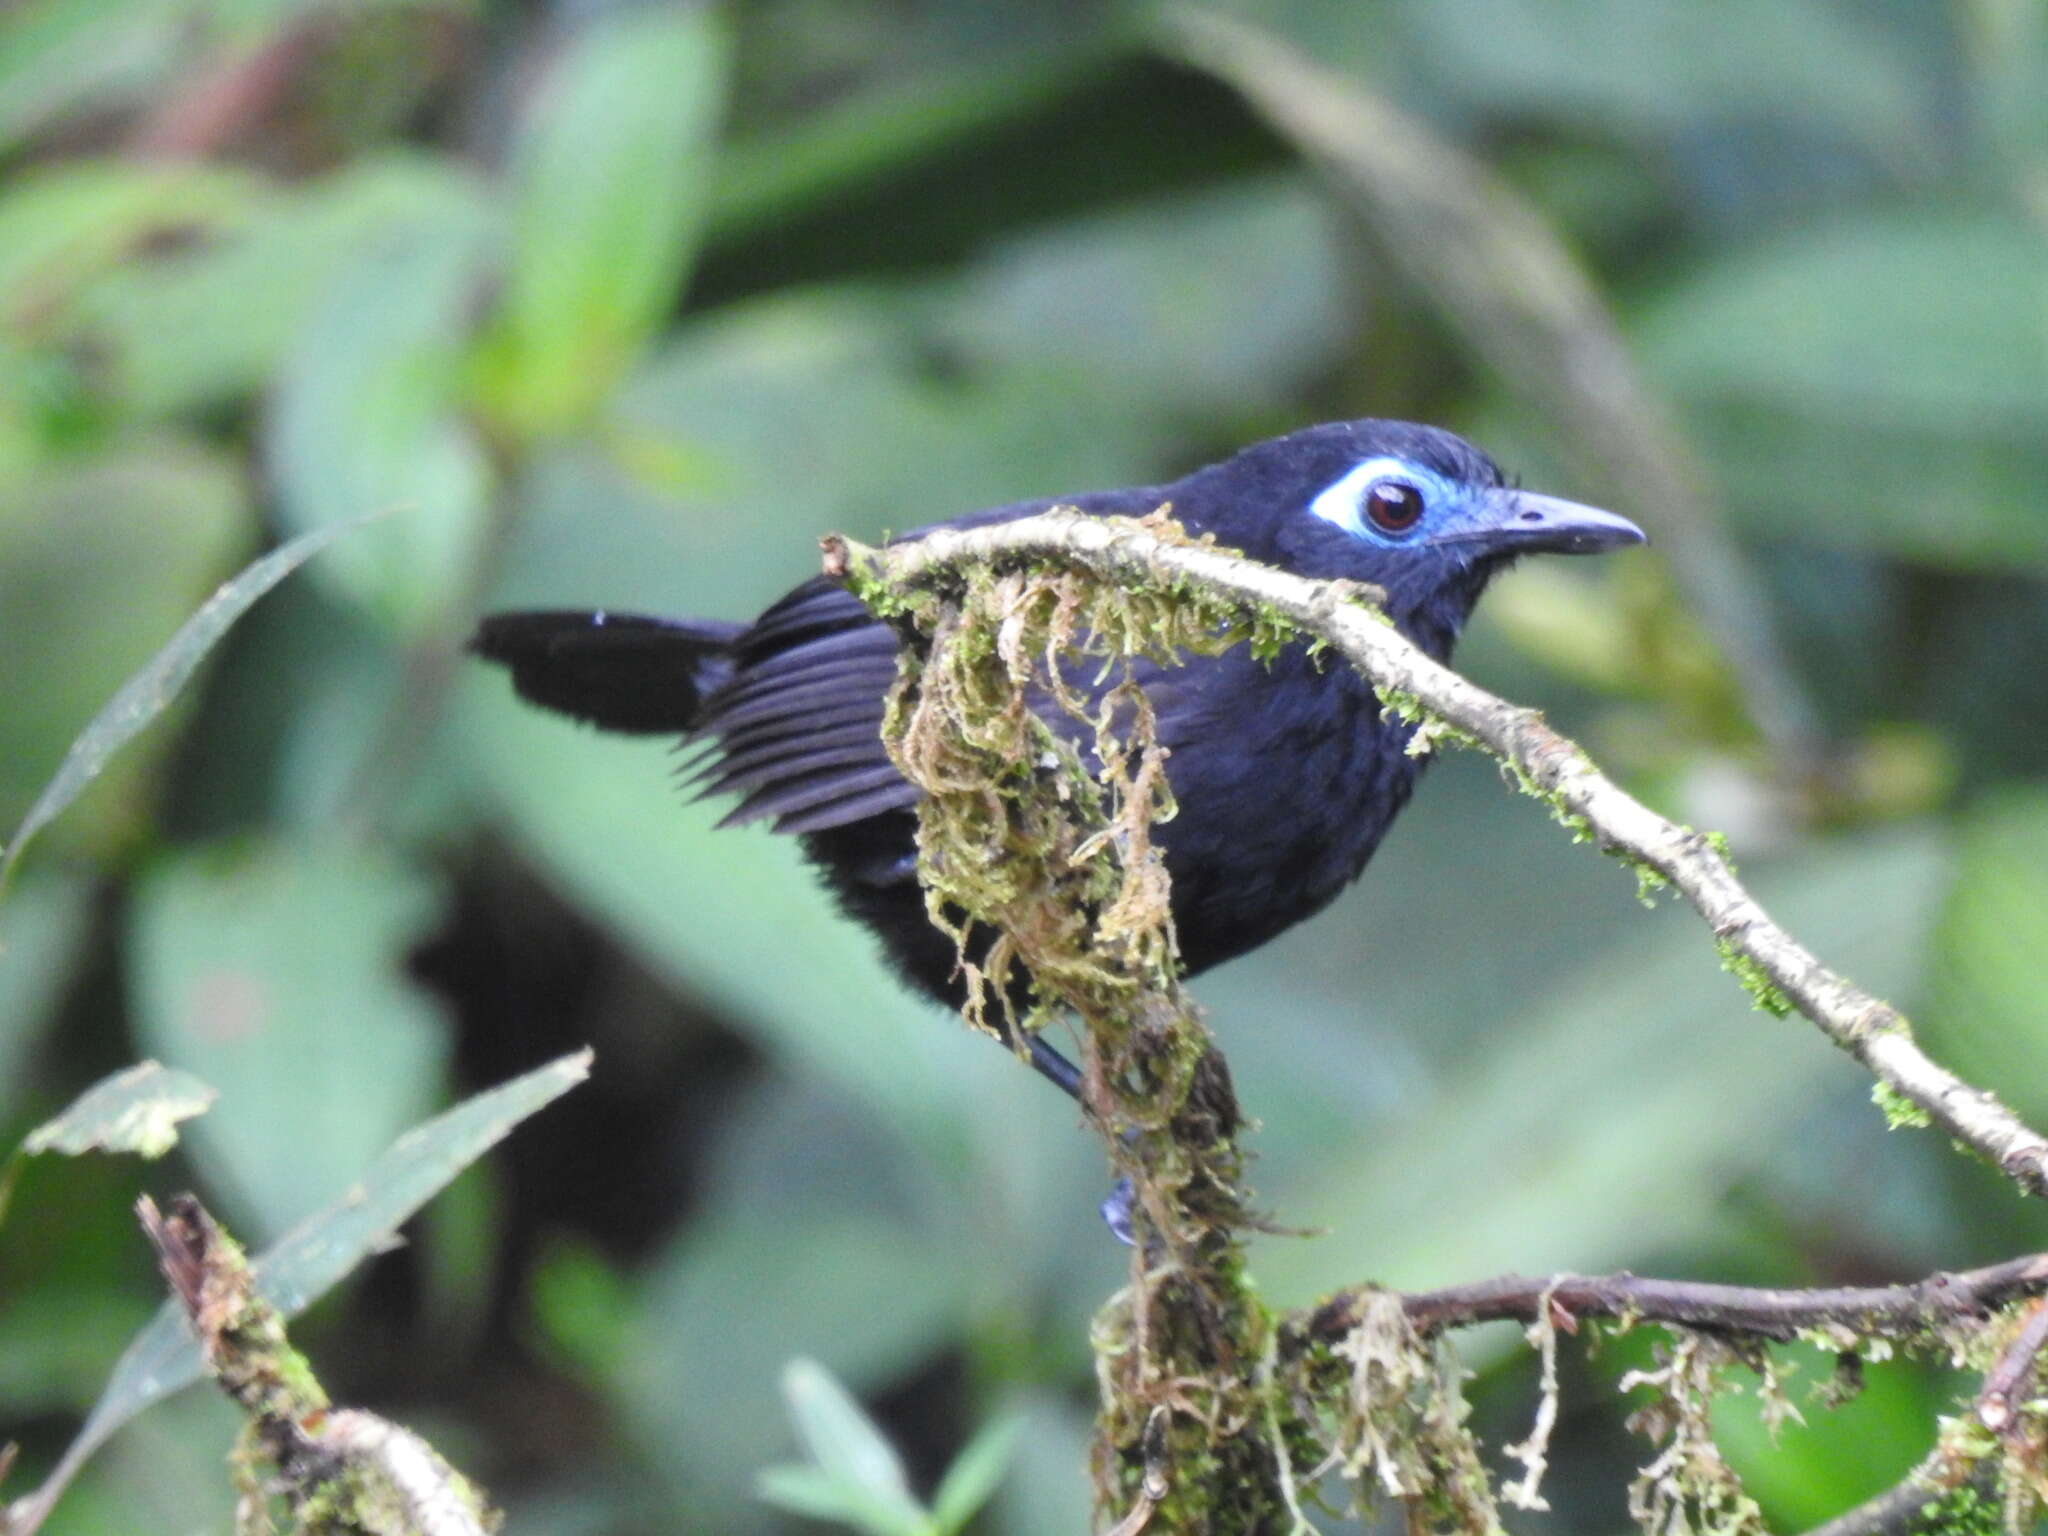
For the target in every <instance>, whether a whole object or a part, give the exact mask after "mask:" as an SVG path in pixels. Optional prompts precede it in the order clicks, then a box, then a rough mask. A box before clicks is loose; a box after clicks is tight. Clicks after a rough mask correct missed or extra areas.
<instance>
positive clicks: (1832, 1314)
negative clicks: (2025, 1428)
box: [1298, 1253, 2048, 1416]
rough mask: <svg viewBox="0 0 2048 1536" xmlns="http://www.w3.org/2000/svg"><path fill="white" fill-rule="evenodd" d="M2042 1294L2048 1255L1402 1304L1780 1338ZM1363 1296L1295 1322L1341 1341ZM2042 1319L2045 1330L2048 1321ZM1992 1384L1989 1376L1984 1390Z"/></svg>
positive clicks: (1628, 1278)
mask: <svg viewBox="0 0 2048 1536" xmlns="http://www.w3.org/2000/svg"><path fill="white" fill-rule="evenodd" d="M2043 1291H2048V1253H2036V1254H2030V1255H2028V1256H2027V1257H2025V1258H2019V1259H2009V1260H2007V1261H2006V1262H2005V1263H2003V1264H1992V1265H1987V1266H1986V1267H1985V1268H1983V1269H1971V1270H1964V1271H1962V1272H1960V1273H1956V1274H1948V1273H1943V1274H1935V1275H1930V1276H1928V1277H1927V1278H1926V1279H1925V1280H1922V1281H1920V1282H1918V1283H1917V1284H1914V1285H1879V1286H1834V1287H1815V1288H1812V1289H1805V1290H1779V1289H1772V1288H1769V1287H1763V1286H1749V1285H1711V1284H1706V1283H1703V1282H1699V1281H1692V1280H1655V1279H1646V1278H1643V1277H1641V1276H1637V1275H1631V1274H1626V1273H1623V1274H1617V1275H1584V1276H1579V1275H1566V1276H1556V1275H1552V1276H1547V1277H1542V1278H1531V1277H1529V1276H1526V1275H1502V1276H1500V1277H1499V1278H1498V1279H1494V1280H1481V1281H1478V1282H1476V1283H1474V1284H1470V1285H1454V1286H1447V1287H1445V1288H1444V1289H1442V1290H1435V1291H1411V1292H1408V1293H1407V1294H1405V1295H1403V1296H1402V1298H1401V1307H1402V1310H1403V1311H1404V1312H1406V1313H1407V1315H1408V1321H1409V1322H1410V1323H1412V1324H1413V1325H1414V1327H1415V1331H1416V1332H1417V1333H1419V1334H1421V1335H1423V1336H1424V1337H1429V1336H1431V1335H1434V1334H1439V1333H1443V1332H1446V1331H1448V1330H1450V1329H1453V1328H1470V1327H1473V1326H1475V1325H1476V1324H1479V1323H1491V1322H1501V1321H1514V1322H1522V1323H1531V1322H1535V1321H1536V1320H1537V1316H1538V1311H1539V1309H1540V1308H1541V1307H1543V1306H1544V1305H1546V1304H1547V1305H1548V1306H1549V1307H1550V1308H1551V1309H1552V1311H1553V1320H1554V1321H1557V1322H1559V1323H1560V1324H1561V1325H1562V1326H1564V1327H1566V1328H1567V1329H1569V1328H1570V1327H1572V1326H1573V1324H1574V1323H1575V1322H1576V1321H1577V1320H1578V1319H1581V1318H1588V1317H1611V1318H1628V1319H1631V1320H1634V1321H1640V1322H1649V1323H1671V1324H1675V1325H1677V1326H1679V1327H1683V1328H1698V1329H1707V1330H1712V1331H1718V1332H1726V1333H1739V1334H1743V1335H1746V1336H1748V1337H1751V1338H1764V1339H1776V1340H1780V1341H1784V1340H1790V1339H1795V1338H1797V1337H1799V1336H1800V1335H1801V1334H1802V1333H1806V1332H1810V1331H1811V1330H1814V1329H1825V1328H1827V1327H1829V1326H1830V1325H1839V1326H1841V1327H1843V1328H1847V1329H1849V1330H1851V1331H1852V1332H1853V1333H1855V1334H1856V1335H1857V1336H1858V1337H1861V1338H1906V1337H1911V1336H1915V1335H1926V1334H1928V1333H1930V1332H1932V1331H1934V1330H1937V1329H1940V1328H1942V1327H1944V1326H1947V1325H1950V1324H1953V1323H1959V1322H1970V1321H1981V1320H1983V1319H1984V1318H1987V1317H1989V1316H1990V1315H1991V1314H1992V1313H1993V1312H1995V1311H1997V1310H1998V1309H1999V1308H2000V1307H2002V1306H2004V1305H2006V1304H2007V1303H2008V1302H2012V1301H2015V1300H2018V1299H2019V1298H2020V1297H2023V1296H2030V1295H2036V1294H2039V1293H2040V1292H2043ZM1364 1295H1365V1293H1362V1292H1356V1291H1341V1292H1339V1293H1338V1294H1337V1295H1335V1296H1333V1297H1331V1298H1330V1299H1329V1300H1328V1301H1326V1302H1324V1303H1323V1304H1322V1305H1321V1306H1319V1307H1317V1308H1316V1309H1315V1310H1314V1311H1313V1312H1311V1313H1309V1314H1308V1315H1307V1316H1306V1317H1305V1318H1304V1319H1302V1320H1301V1322H1300V1323H1299V1325H1298V1326H1299V1327H1300V1328H1301V1330H1302V1331H1303V1332H1304V1333H1305V1334H1307V1335H1308V1336H1310V1337H1313V1338H1320V1339H1336V1338H1341V1337H1343V1336H1344V1335H1345V1334H1347V1333H1349V1332H1350V1331H1351V1330H1352V1329H1353V1328H1355V1327H1357V1326H1358V1321H1359V1317H1360V1310H1361V1305H1362V1301H1363V1298H1364ZM2041 1326H2042V1328H2043V1329H2044V1330H2048V1322H2043V1323H2042V1325H2041ZM2037 1347H2038V1346H2037ZM2028 1358H2031V1354H2030V1355H2029V1357H2028ZM1993 1384H1994V1383H1993V1379H1992V1378H1990V1377H1987V1378H1986V1386H1985V1389H1986V1392H1987V1394H1988V1393H1990V1392H1991V1389H1992V1386H1993ZM2012 1396H2013V1389H2012V1388H2011V1386H2010V1385H2008V1386H2007V1387H2006V1388H2005V1389H2004V1391H2003V1393H2002V1396H2001V1397H2000V1398H1999V1399H1998V1400H1999V1401H2003V1402H2005V1403H2006V1404H2007V1408H2006V1412H2007V1414H2008V1416H2010V1412H2011V1409H2010V1400H2011V1398H2012Z"/></svg>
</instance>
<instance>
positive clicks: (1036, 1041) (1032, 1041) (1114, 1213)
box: [1026, 1032, 1137, 1248]
mask: <svg viewBox="0 0 2048 1536" xmlns="http://www.w3.org/2000/svg"><path fill="white" fill-rule="evenodd" d="M1026 1041H1027V1048H1028V1049H1029V1051H1030V1060H1031V1070H1032V1071H1034V1072H1036V1073H1037V1074H1038V1075H1039V1076H1040V1077H1042V1078H1044V1079H1045V1080H1046V1081H1047V1082H1049V1083H1051V1084H1052V1085H1053V1086H1054V1087H1055V1088H1057V1089H1059V1090H1060V1092H1062V1093H1064V1094H1065V1095H1066V1096H1067V1097H1068V1098H1070V1099H1072V1100H1073V1101H1074V1102H1075V1103H1076V1104H1079V1105H1081V1107H1082V1108H1084V1109H1085V1108H1087V1104H1086V1102H1085V1101H1084V1100H1083V1099H1082V1097H1081V1069H1080V1068H1079V1067H1077V1066H1075V1065H1074V1064H1073V1063H1072V1062H1071V1061H1069V1060H1067V1058H1066V1057H1064V1056H1062V1055H1061V1054H1060V1053H1059V1052H1058V1051H1056V1050H1054V1049H1053V1048H1052V1047H1051V1046H1050V1045H1047V1044H1046V1043H1045V1037H1044V1036H1043V1035H1040V1034H1037V1033H1035V1032H1034V1033H1032V1034H1030V1035H1028V1036H1026ZM1130 1134H1131V1133H1128V1132H1127V1133H1126V1135H1125V1139H1126V1140H1129V1138H1130ZM1136 1199H1137V1192H1136V1190H1134V1189H1133V1188H1132V1186H1131V1181H1130V1180H1129V1179H1118V1180H1117V1181H1116V1183H1114V1184H1112V1185H1111V1186H1110V1189H1109V1193H1108V1194H1107V1195H1105V1196H1103V1199H1102V1204H1101V1206H1100V1207H1099V1209H1100V1210H1101V1212H1102V1221H1103V1225H1105V1226H1107V1227H1108V1228H1109V1231H1110V1235H1111V1236H1112V1237H1114V1238H1115V1239H1116V1240H1117V1241H1118V1242H1120V1243H1122V1244H1123V1245H1124V1246H1125V1247H1126V1248H1129V1247H1131V1246H1132V1245H1133V1244H1134V1243H1135V1242H1136V1238H1135V1237H1134V1236H1133V1235H1132V1232H1131V1208H1132V1206H1133V1205H1134V1204H1135V1203H1136Z"/></svg>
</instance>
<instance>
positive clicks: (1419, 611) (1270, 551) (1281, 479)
mask: <svg viewBox="0 0 2048 1536" xmlns="http://www.w3.org/2000/svg"><path fill="white" fill-rule="evenodd" d="M1174 500H1175V503H1176V510H1177V511H1178V512H1180V513H1181V514H1182V515H1183V516H1184V517H1185V519H1186V520H1187V521H1188V522H1189V523H1190V524H1192V525H1193V526H1196V527H1199V528H1201V529H1203V530H1205V531H1210V532H1214V533H1215V534H1216V536H1217V537H1218V538H1219V539H1220V540H1222V541H1223V542H1224V543H1226V544H1234V545H1236V546H1237V547H1238V548H1241V549H1243V550H1244V551H1245V552H1246V553H1247V554H1250V555H1253V556H1256V557H1257V558H1260V559H1263V560H1268V561H1270V562H1272V563H1274V564H1276V565H1279V566H1281V567H1283V568H1285V569H1287V570H1291V571H1296V572H1299V573H1300V574H1302V575H1304V576H1322V577H1345V578H1348V579H1350V580H1353V581H1367V582H1371V583H1373V584H1374V585H1375V586H1378V587H1381V588H1383V589H1385V591H1386V594H1387V611H1388V614H1389V615H1390V616H1391V617H1392V618H1393V619H1394V621H1395V623H1396V624H1398V625H1400V627H1401V628H1402V629H1403V630H1405V631H1406V632H1407V633H1408V634H1409V635H1410V636H1411V638H1413V639H1415V640H1416V641H1417V642H1418V643H1420V644H1422V645H1424V646H1425V647H1427V648H1428V649H1430V650H1432V651H1434V652H1436V653H1437V654H1439V655H1442V654H1445V653H1447V652H1448V651H1449V649H1450V644H1451V642H1452V641H1453V640H1454V639H1455V638H1456V637H1457V633H1458V630H1459V628H1460V627H1461V626H1462V625H1463V624H1464V622H1465V619H1466V617H1467V616H1468V615H1469V614H1470V613H1471V611H1472V605H1473V604H1474V603H1476V602H1477V601H1478V600H1479V595H1480V593H1481V592H1483V591H1484V590H1485V589H1486V584H1487V582H1488V581H1489V580H1491V579H1492V577H1493V576H1494V575H1495V574H1496V573H1497V572H1499V571H1501V570H1503V569H1505V568H1506V567H1507V566H1509V565H1511V564H1513V563H1514V561H1515V560H1516V559H1517V558H1519V557H1520V556H1522V555H1528V554H1544V553H1548V554H1565V555H1585V554H1596V553H1599V552H1600V551H1602V550H1609V549H1619V548H1622V547H1623V546H1625V545H1629V544H1640V543H1642V542H1643V541H1644V538H1643V531H1642V530H1641V529H1640V528H1638V527H1636V525H1635V524H1634V523H1632V522H1630V521H1629V520H1628V519H1627V518H1624V517H1617V516H1615V515H1614V514H1613V513H1612V512H1602V511H1600V510H1599V509H1598V508H1597V507H1585V506H1580V505H1579V504H1578V503H1576V502H1570V501H1560V500H1558V499H1557V498H1556V497H1552V496H1539V495H1536V494H1535V493H1533V492H1530V491H1524V490H1520V489H1518V488H1516V487H1514V486H1511V485H1509V484H1508V483H1507V482H1506V479H1505V477H1503V476H1502V474H1501V472H1500V466H1499V465H1497V464H1495V463H1494V462H1493V460H1492V459H1490V458H1488V457H1487V456H1486V455H1485V454H1484V453H1482V452H1480V451H1479V450H1478V449H1477V448H1475V447H1473V446H1472V445H1471V444H1470V443H1468V442H1466V441H1465V440H1464V439H1463V438H1461V437H1459V436H1457V435H1456V434H1454V433H1450V432H1445V431H1442V430H1440V429H1439V428H1436V427H1425V426H1417V425H1416V424H1414V423H1412V422H1405V421H1377V420H1363V421H1343V422H1333V423H1331V424H1330V425H1327V426H1320V427H1310V428H1307V429H1306V430H1304V431H1301V432H1294V433H1290V434H1289V435H1288V436H1286V437H1279V438H1274V439H1272V440H1271V441H1270V442H1264V443H1259V444H1257V445H1255V446H1253V447H1250V448H1247V449H1245V450H1244V451H1243V452H1242V453H1240V454H1238V455H1237V456H1236V457H1234V458H1231V459H1228V460H1226V461H1224V462H1223V463H1221V464H1218V465H1215V466H1213V467H1212V468H1210V469H1206V470H1203V471H1201V472H1200V473H1199V474H1196V475H1192V476H1190V477H1189V478H1188V480H1187V481H1185V482H1183V484H1182V485H1181V486H1178V487H1175V497H1174Z"/></svg>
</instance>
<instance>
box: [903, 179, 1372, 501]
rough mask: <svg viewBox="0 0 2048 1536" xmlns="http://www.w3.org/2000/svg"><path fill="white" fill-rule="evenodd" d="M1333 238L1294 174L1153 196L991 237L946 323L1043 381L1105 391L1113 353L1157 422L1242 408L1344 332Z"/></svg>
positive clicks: (970, 357) (1285, 381) (989, 359)
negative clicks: (1039, 373) (996, 239)
mask: <svg viewBox="0 0 2048 1536" xmlns="http://www.w3.org/2000/svg"><path fill="white" fill-rule="evenodd" d="M1337 234H1338V231H1337V229H1336V228H1335V223H1334V220H1333V218H1332V215H1331V212H1330V209H1329V206H1328V202H1327V199H1325V198H1324V197H1322V196H1320V195H1318V194H1317V192H1316V191H1315V189H1314V188H1313V187H1311V186H1310V185H1309V184H1308V183H1307V182H1306V181H1305V180H1303V179H1301V178H1300V177H1298V176H1295V175H1287V176H1280V177H1273V178H1270V179H1261V180H1258V181H1254V182H1251V183H1249V184H1232V185H1230V186H1228V187H1225V188H1223V189H1221V190H1217V191H1208V192H1203V193H1200V194H1188V193H1182V194H1178V195H1175V196H1169V197H1161V198H1153V199H1149V200H1147V201H1146V202H1144V203H1142V204H1140V205H1138V206H1136V207H1132V208H1125V209H1119V210H1117V211H1115V212H1112V213H1107V214H1101V215H1097V216H1095V217H1093V218H1087V219H1077V220H1073V221H1071V222H1068V223H1064V224H1061V225H1058V226H1056V227H1054V228H1052V229H1048V230H1042V231H1033V232H1031V233H1029V234H1026V235H1021V236H1017V237H1013V238H1012V239H1010V240H1007V241H1005V242H1003V243H1002V244H1001V245H998V246H997V247H995V248H994V249H993V250H991V251H990V252H989V254H988V255H987V257H986V258H985V259H983V260H982V261H979V262H977V263H976V264H975V266H974V267H973V268H972V270H971V271H970V272H969V273H968V274H967V276H966V277H965V278H963V279H962V280H961V281H960V283H959V284H958V285H957V292H956V293H955V294H954V295H951V296H950V297H949V302H948V303H947V305H946V313H945V315H944V317H943V318H942V319H941V321H940V330H941V333H942V334H943V335H944V336H945V337H946V338H947V339H948V340H950V341H951V342H952V343H953V345H954V346H956V347H957V348H958V350H959V352H960V353H961V355H962V357H963V358H964V359H965V360H966V361H968V362H969V363H970V364H973V365H977V366H979V367H980V368H983V369H999V368H1015V367H1019V366H1023V365H1031V366H1033V367H1035V368H1037V369H1040V370H1043V372H1044V374H1045V376H1046V377H1045V380H1044V387H1046V388H1048V389H1061V388H1064V389H1071V390H1074V391H1076V392H1078V393H1081V394H1082V395H1083V396H1084V397H1085V395H1086V394H1087V393H1088V392H1091V391H1094V390H1100V389H1102V388H1103V385H1104V382H1105V381H1103V380H1101V379H1100V378H1098V377H1096V376H1097V375H1099V374H1100V373H1101V371H1102V369H1103V359H1104V358H1105V357H1113V358H1115V359H1116V360H1117V361H1116V364H1115V368H1114V374H1115V378H1114V382H1113V387H1114V390H1116V391H1118V392H1123V393H1126V394H1134V395H1137V396H1139V397H1141V398H1142V399H1143V400H1144V401H1145V403H1146V404H1147V405H1148V406H1149V407H1150V409H1151V410H1152V411H1153V412H1155V413H1156V414H1157V415H1158V416H1159V417H1160V418H1161V419H1171V418H1173V417H1174V416H1176V415H1178V414H1180V413H1188V414H1196V413H1200V414H1203V415H1208V414H1215V415H1220V416H1228V415H1233V414H1236V413H1244V414H1246V415H1248V416H1249V415H1252V414H1253V413H1257V412H1259V411H1260V407H1261V406H1262V405H1264V404H1266V403H1268V402H1271V403H1273V404H1275V405H1277V403H1278V402H1279V401H1281V400H1282V399H1284V398H1285V396H1286V394H1287V391H1288V387H1289V386H1290V385H1294V384H1298V383H1299V382H1300V381H1301V380H1302V379H1304V378H1307V377H1310V376H1312V375H1313V374H1314V373H1315V372H1316V371H1317V370H1319V369H1321V368H1326V367H1329V366H1331V365H1332V364H1333V363H1334V362H1335V360H1336V358H1337V357H1338V355H1339V353H1338V349H1339V348H1340V346H1341V345H1342V344H1343V342H1344V341H1345V340H1346V339H1347V337H1348V335H1349V333H1350V332H1351V330H1352V329H1353V320H1352V317H1351V316H1350V315H1349V314H1347V312H1346V299H1347V297H1348V295H1347V294H1346V292H1345V281H1344V273H1343V272H1342V270H1341V268H1340V264H1339V246H1338V239H1337ZM1067 489H1072V490H1079V489H1082V487H1080V486H1072V487H1067Z"/></svg>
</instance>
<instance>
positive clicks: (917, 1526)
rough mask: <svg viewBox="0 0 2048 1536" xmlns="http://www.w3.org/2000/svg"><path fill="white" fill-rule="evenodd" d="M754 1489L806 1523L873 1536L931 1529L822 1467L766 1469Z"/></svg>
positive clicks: (904, 1535) (910, 1535) (900, 1535)
mask: <svg viewBox="0 0 2048 1536" xmlns="http://www.w3.org/2000/svg"><path fill="white" fill-rule="evenodd" d="M754 1489H755V1491H756V1492H757V1493H758V1494H759V1495H760V1496H761V1498H762V1500H763V1501H764V1502H766V1503H769V1504H773V1505H775V1506H777V1507H778V1508H780V1509H786V1510H788V1511H789V1512H790V1513H791V1514H795V1515H802V1516H804V1517H805V1518H806V1519H810V1520H821V1521H826V1522H829V1523H832V1524H836V1525H846V1526H851V1527H852V1528H853V1529H855V1530H857V1531H867V1532H870V1533H872V1536H919V1533H920V1532H922V1531H924V1530H926V1529H927V1527H926V1526H925V1525H924V1524H923V1522H922V1521H921V1520H920V1519H919V1518H918V1517H917V1516H916V1515H911V1516H909V1517H906V1516H905V1515H904V1514H903V1512H902V1511H901V1510H899V1509H896V1508H894V1507H892V1506H891V1505H888V1504H885V1503H882V1502H881V1501H879V1500H877V1499H876V1498H875V1497H874V1496H873V1495H872V1494H870V1493H869V1492H868V1491H867V1490H866V1489H865V1488H862V1487H860V1486H858V1485H857V1484H853V1483H848V1482H846V1481H844V1480H843V1479H840V1478H837V1477H834V1476H833V1475H832V1474H831V1473H829V1472H827V1471H824V1470H823V1469H822V1468H819V1467H810V1466H796V1465H791V1466H784V1467H764V1468H762V1470H761V1472H760V1474H759V1475H758V1476H757V1477H756V1478H755V1479H754Z"/></svg>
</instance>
